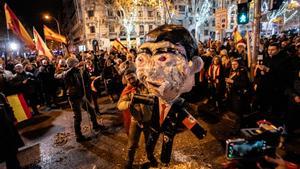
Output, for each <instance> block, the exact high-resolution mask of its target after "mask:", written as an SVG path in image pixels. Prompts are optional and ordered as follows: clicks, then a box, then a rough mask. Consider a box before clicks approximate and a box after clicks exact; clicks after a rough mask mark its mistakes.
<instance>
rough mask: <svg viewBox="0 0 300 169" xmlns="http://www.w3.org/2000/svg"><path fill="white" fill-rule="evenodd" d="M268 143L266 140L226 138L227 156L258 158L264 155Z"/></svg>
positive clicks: (229, 157) (233, 157)
mask: <svg viewBox="0 0 300 169" xmlns="http://www.w3.org/2000/svg"><path fill="white" fill-rule="evenodd" d="M266 148H267V145H266V141H264V140H245V139H233V140H232V139H229V140H226V158H227V159H228V160H235V159H247V160H251V159H258V158H260V157H262V156H264V154H265V151H266Z"/></svg>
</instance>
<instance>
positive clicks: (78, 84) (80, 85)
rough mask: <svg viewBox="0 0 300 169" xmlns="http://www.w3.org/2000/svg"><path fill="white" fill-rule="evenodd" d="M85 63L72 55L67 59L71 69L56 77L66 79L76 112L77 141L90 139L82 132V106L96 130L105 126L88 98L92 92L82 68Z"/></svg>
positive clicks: (71, 102)
mask: <svg viewBox="0 0 300 169" xmlns="http://www.w3.org/2000/svg"><path fill="white" fill-rule="evenodd" d="M83 63H84V62H79V61H78V59H77V58H76V57H70V58H68V59H67V65H68V67H69V69H67V70H65V71H63V72H61V73H57V74H55V78H57V79H65V80H66V86H67V87H66V88H67V95H68V97H69V102H70V105H71V107H72V110H73V112H74V128H75V135H76V141H77V142H82V141H86V140H88V138H86V137H84V136H83V135H82V132H81V121H82V116H81V107H82V108H83V109H84V110H86V111H87V112H88V113H89V115H90V119H91V121H92V123H93V129H94V130H96V131H99V130H101V129H104V126H101V125H99V124H98V122H97V118H96V114H95V110H94V108H93V106H92V105H91V103H90V101H89V100H88V98H87V96H90V95H87V92H90V90H89V84H90V82H89V77H88V73H87V72H86V70H84V69H82V66H83Z"/></svg>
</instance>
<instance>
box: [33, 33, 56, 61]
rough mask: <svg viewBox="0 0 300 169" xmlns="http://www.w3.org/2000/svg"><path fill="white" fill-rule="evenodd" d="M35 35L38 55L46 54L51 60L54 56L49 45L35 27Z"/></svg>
mask: <svg viewBox="0 0 300 169" xmlns="http://www.w3.org/2000/svg"><path fill="white" fill-rule="evenodd" d="M33 36H34V41H35V47H36V50H37V51H38V55H44V56H47V57H48V58H49V59H50V60H51V59H52V58H53V55H52V53H51V52H50V49H49V48H48V47H47V45H46V43H45V42H44V41H43V39H42V37H41V36H40V34H39V33H38V32H37V31H36V30H35V29H34V28H33Z"/></svg>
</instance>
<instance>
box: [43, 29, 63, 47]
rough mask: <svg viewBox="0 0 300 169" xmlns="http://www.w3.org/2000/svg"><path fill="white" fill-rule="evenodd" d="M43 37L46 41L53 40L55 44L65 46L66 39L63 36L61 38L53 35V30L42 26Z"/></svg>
mask: <svg viewBox="0 0 300 169" xmlns="http://www.w3.org/2000/svg"><path fill="white" fill-rule="evenodd" d="M44 35H45V38H46V39H49V40H54V41H56V42H61V43H64V44H67V39H66V37H65V36H62V35H60V34H58V33H55V32H54V31H53V30H51V29H50V28H48V27H47V26H45V25H44Z"/></svg>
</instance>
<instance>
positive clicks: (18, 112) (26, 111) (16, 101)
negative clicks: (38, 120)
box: [6, 94, 32, 123]
mask: <svg viewBox="0 0 300 169" xmlns="http://www.w3.org/2000/svg"><path fill="white" fill-rule="evenodd" d="M6 98H7V100H8V103H9V105H10V106H11V107H12V109H13V112H14V115H15V117H16V119H17V122H18V123H19V122H21V121H24V120H27V119H29V118H31V116H32V115H31V110H30V108H29V107H28V105H27V103H26V101H25V99H24V97H23V94H15V95H11V96H7V97H6Z"/></svg>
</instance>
